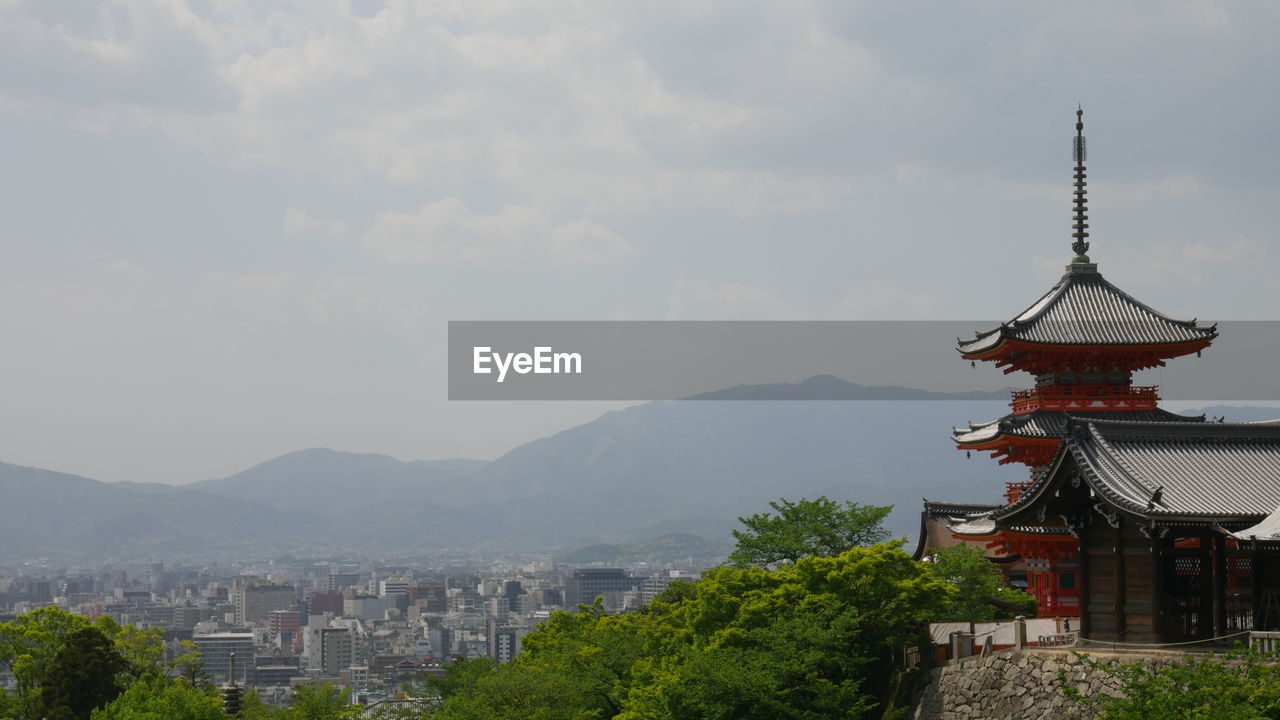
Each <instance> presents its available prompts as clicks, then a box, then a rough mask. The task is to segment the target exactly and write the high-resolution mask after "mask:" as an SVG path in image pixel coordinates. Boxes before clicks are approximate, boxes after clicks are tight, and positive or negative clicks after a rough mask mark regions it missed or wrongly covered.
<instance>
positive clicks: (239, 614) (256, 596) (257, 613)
mask: <svg viewBox="0 0 1280 720" xmlns="http://www.w3.org/2000/svg"><path fill="white" fill-rule="evenodd" d="M234 602H235V607H236V611H235V612H236V616H235V619H236V624H237V625H247V624H249V623H255V622H265V621H266V620H267V617H268V615H269V614H270V613H271V611H272V610H287V609H288V608H289V606H291V605H296V604H297V602H298V591H297V590H295V589H294V587H293V586H292V585H268V584H266V583H247V584H244V585H240V586H238V587H237V588H236V592H235V600H234Z"/></svg>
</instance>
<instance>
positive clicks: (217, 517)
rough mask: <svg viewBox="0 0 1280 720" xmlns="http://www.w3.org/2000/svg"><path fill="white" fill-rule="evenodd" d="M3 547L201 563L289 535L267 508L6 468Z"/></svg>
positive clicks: (0, 491) (1, 494)
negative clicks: (212, 554) (200, 558)
mask: <svg viewBox="0 0 1280 720" xmlns="http://www.w3.org/2000/svg"><path fill="white" fill-rule="evenodd" d="M0 498H3V502H0V547H3V548H4V549H5V551H6V553H8V554H9V555H10V556H12V555H13V554H15V553H24V554H27V555H63V556H94V557H113V556H114V557H121V558H123V557H130V558H142V557H148V556H173V555H175V554H182V555H201V554H205V553H207V552H209V551H213V550H217V551H220V552H224V553H225V552H231V551H236V550H244V549H248V548H249V547H251V546H256V545H258V544H260V543H262V542H270V541H273V540H278V539H281V538H284V537H286V536H287V535H288V526H287V523H285V522H283V521H282V520H281V519H280V518H279V517H277V513H276V512H274V511H272V510H271V509H269V508H265V507H262V506H260V505H256V504H253V503H247V502H244V501H240V500H231V499H227V498H219V497H216V496H213V495H209V494H206V493H202V492H198V491H192V490H185V489H183V488H174V487H168V489H167V490H159V489H157V488H154V487H152V486H151V484H150V483H146V484H133V483H130V484H109V483H102V482H98V481H97V480H90V479H89V478H84V477H80V476H78V475H67V474H65V473H59V472H53V471H51V470H41V469H39V468H30V467H22V466H19V465H9V464H7V463H0Z"/></svg>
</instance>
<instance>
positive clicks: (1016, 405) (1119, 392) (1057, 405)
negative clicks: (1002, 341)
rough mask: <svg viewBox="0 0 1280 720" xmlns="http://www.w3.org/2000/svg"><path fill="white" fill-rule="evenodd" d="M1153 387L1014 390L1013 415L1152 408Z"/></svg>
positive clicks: (1155, 397)
mask: <svg viewBox="0 0 1280 720" xmlns="http://www.w3.org/2000/svg"><path fill="white" fill-rule="evenodd" d="M1159 390H1160V388H1159V386H1156V385H1045V386H1043V387H1038V388H1033V389H1031V390H1014V391H1012V392H1011V393H1010V395H1011V396H1012V398H1013V402H1011V403H1010V405H1011V406H1012V407H1013V411H1014V412H1015V413H1023V412H1030V411H1032V410H1037V409H1043V410H1087V409H1094V410H1108V409H1125V410H1128V409H1146V408H1153V407H1155V406H1156V403H1157V402H1158V401H1159V399H1160V397H1159V394H1158V393H1159Z"/></svg>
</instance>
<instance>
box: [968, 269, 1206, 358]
mask: <svg viewBox="0 0 1280 720" xmlns="http://www.w3.org/2000/svg"><path fill="white" fill-rule="evenodd" d="M1217 334H1218V333H1217V331H1216V330H1215V327H1214V326H1213V325H1198V324H1196V321H1195V320H1175V319H1173V318H1170V317H1168V316H1166V315H1163V314H1161V313H1159V312H1157V311H1156V310H1153V309H1152V308H1150V307H1148V306H1147V305H1144V304H1143V303H1141V302H1139V301H1138V300H1136V299H1134V298H1133V297H1132V296H1131V295H1129V294H1128V293H1126V292H1124V291H1123V290H1121V289H1120V288H1117V287H1116V286H1115V285H1112V284H1111V283H1109V282H1107V281H1106V279H1104V278H1103V277H1102V275H1100V274H1098V273H1097V272H1068V273H1067V274H1066V275H1063V276H1062V279H1061V280H1059V281H1058V284H1057V285H1054V286H1053V289H1051V290H1049V292H1048V293H1046V294H1045V295H1044V297H1042V298H1040V299H1039V300H1037V301H1036V302H1035V304H1033V305H1032V306H1031V307H1029V308H1027V309H1026V310H1025V311H1024V312H1023V313H1022V314H1021V315H1019V316H1017V317H1016V318H1014V319H1013V320H1010V321H1009V322H1007V323H1003V324H1001V325H1000V327H997V328H994V329H992V330H988V331H986V332H983V333H978V334H977V335H976V336H975V337H973V338H970V339H968V340H960V344H959V347H958V349H959V350H960V352H962V353H964V354H965V355H976V354H980V353H983V352H986V351H988V350H991V349H993V348H995V347H996V346H998V345H999V344H1000V343H1001V342H1002V341H1004V340H1006V339H1008V340H1020V341H1023V342H1028V343H1037V344H1044V345H1177V344H1182V343H1189V342H1197V341H1206V340H1212V339H1213V338H1215V337H1217Z"/></svg>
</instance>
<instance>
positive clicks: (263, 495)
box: [186, 448, 486, 514]
mask: <svg viewBox="0 0 1280 720" xmlns="http://www.w3.org/2000/svg"><path fill="white" fill-rule="evenodd" d="M485 464H486V463H485V462H484V461H483V460H418V461H414V462H402V461H400V460H397V459H395V458H393V457H389V456H387V455H377V454H374V453H349V452H339V451H337V450H330V449H328V448H311V449H309V450H299V451H297V452H292V453H289V454H287V455H282V456H280V457H278V458H275V459H274V460H268V461H266V462H264V463H260V464H258V465H254V466H253V467H251V468H249V469H248V470H244V471H241V472H239V473H236V474H235V475H231V476H230V477H225V478H218V479H216V480H203V481H201V482H196V483H192V484H190V485H187V486H186V487H188V488H191V489H193V490H199V491H201V492H206V493H210V494H212V495H220V496H223V497H229V498H238V499H244V500H250V501H253V502H257V503H261V504H263V505H269V506H271V507H274V508H278V509H281V510H288V511H291V512H298V511H301V512H304V513H325V514H332V513H335V512H338V513H347V512H350V511H351V510H352V509H353V508H355V507H362V506H367V505H385V504H389V503H400V502H404V501H405V499H406V498H407V497H416V499H417V501H419V502H421V501H430V502H433V503H434V502H440V501H442V500H443V499H456V498H457V496H458V495H459V492H458V485H459V482H460V481H461V480H462V479H463V478H465V477H467V476H469V475H471V474H473V473H475V472H476V471H477V470H479V469H480V468H482V467H484V465H485Z"/></svg>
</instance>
